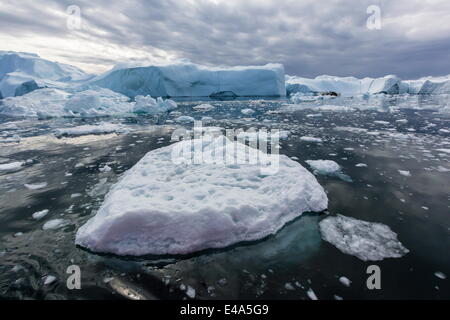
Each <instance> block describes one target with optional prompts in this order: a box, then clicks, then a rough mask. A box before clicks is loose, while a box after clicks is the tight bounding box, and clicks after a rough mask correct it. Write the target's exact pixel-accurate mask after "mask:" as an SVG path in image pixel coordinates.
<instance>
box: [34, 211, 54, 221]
mask: <svg viewBox="0 0 450 320" xmlns="http://www.w3.org/2000/svg"><path fill="white" fill-rule="evenodd" d="M49 212H50V210H48V209H45V210H42V211H38V212H35V213H33V219H35V220H40V219H42V218H44V217H45V216H46V215H47V214H48V213H49Z"/></svg>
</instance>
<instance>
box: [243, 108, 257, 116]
mask: <svg viewBox="0 0 450 320" xmlns="http://www.w3.org/2000/svg"><path fill="white" fill-rule="evenodd" d="M241 113H242V114H245V115H250V114H254V113H255V110H253V109H249V108H247V109H242V110H241Z"/></svg>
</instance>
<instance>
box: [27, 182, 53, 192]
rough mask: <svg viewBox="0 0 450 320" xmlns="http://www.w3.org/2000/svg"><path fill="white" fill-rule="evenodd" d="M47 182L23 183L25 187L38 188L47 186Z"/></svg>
mask: <svg viewBox="0 0 450 320" xmlns="http://www.w3.org/2000/svg"><path fill="white" fill-rule="evenodd" d="M47 185H48V184H47V182H42V183H35V184H25V187H26V188H27V189H29V190H39V189H43V188H45V187H46V186H47Z"/></svg>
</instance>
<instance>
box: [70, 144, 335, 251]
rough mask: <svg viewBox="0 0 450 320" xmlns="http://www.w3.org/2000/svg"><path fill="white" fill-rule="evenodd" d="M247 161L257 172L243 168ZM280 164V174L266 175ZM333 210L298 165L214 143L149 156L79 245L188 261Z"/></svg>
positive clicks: (113, 193) (81, 233)
mask: <svg viewBox="0 0 450 320" xmlns="http://www.w3.org/2000/svg"><path fill="white" fill-rule="evenodd" d="M180 150H184V152H182V154H181V155H180V153H179V152H180ZM230 150H231V151H230ZM233 150H234V152H233ZM229 152H232V153H231V155H230V153H229ZM224 155H225V157H227V159H228V160H227V161H223V160H224ZM247 156H250V158H252V157H253V159H255V158H254V157H257V158H258V159H260V162H259V164H252V162H251V161H242V160H245V159H247ZM230 157H231V158H230ZM192 158H194V160H195V159H208V161H203V162H200V163H198V162H196V161H192ZM230 159H232V161H231V162H230ZM274 162H276V163H277V164H278V170H276V171H275V172H272V173H271V174H269V173H265V170H263V168H264V167H265V165H267V164H268V163H274ZM327 206H328V199H327V196H326V194H325V192H324V189H323V188H322V187H321V186H320V184H319V183H318V182H317V180H316V178H315V177H314V175H312V174H311V173H309V172H308V171H307V170H306V169H305V168H303V167H302V166H301V165H300V164H299V163H297V162H295V161H293V160H291V159H289V158H288V157H287V156H284V155H268V154H266V153H263V152H262V151H259V150H257V149H253V148H250V147H248V146H246V145H244V144H241V143H239V142H232V141H231V140H229V139H228V138H226V137H224V136H220V137H216V138H213V137H212V136H210V138H209V139H207V138H203V139H195V140H184V141H181V142H177V143H175V144H173V145H171V146H168V147H164V148H161V149H157V150H154V151H151V152H149V153H148V154H147V155H146V156H144V157H143V158H142V159H141V160H140V161H139V162H138V163H137V164H136V165H135V166H134V167H133V168H131V169H130V170H129V171H128V172H126V173H125V175H124V176H123V177H122V178H121V180H120V181H119V182H118V183H117V184H116V185H114V186H113V187H112V189H111V190H110V192H109V193H108V195H107V196H106V198H105V200H104V202H103V204H102V206H101V208H100V209H99V210H98V212H97V214H96V215H95V216H94V217H92V218H91V219H90V220H89V221H88V222H87V223H86V224H85V225H83V226H82V227H81V228H80V229H79V230H78V232H77V236H76V244H77V245H80V246H82V247H85V248H88V249H90V250H92V251H94V252H103V253H113V254H117V255H135V256H138V255H147V254H154V255H167V254H169V255H177V254H188V253H192V252H196V251H201V250H204V249H210V248H223V247H227V246H230V245H233V244H236V243H239V242H242V241H253V240H258V239H262V238H264V237H266V236H268V235H271V234H274V233H276V232H277V231H279V230H280V229H281V228H282V227H283V226H284V225H285V224H286V223H287V222H289V221H291V220H293V219H295V218H296V217H299V216H300V215H301V214H302V213H303V212H320V211H323V210H325V209H326V208H327Z"/></svg>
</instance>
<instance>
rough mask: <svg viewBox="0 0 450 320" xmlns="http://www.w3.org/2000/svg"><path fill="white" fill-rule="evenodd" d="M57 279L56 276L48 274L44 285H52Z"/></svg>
mask: <svg viewBox="0 0 450 320" xmlns="http://www.w3.org/2000/svg"><path fill="white" fill-rule="evenodd" d="M55 281H56V277H55V276H50V275H49V276H46V277H45V278H44V285H45V286H48V285H51V284H52V283H53V282H55Z"/></svg>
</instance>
